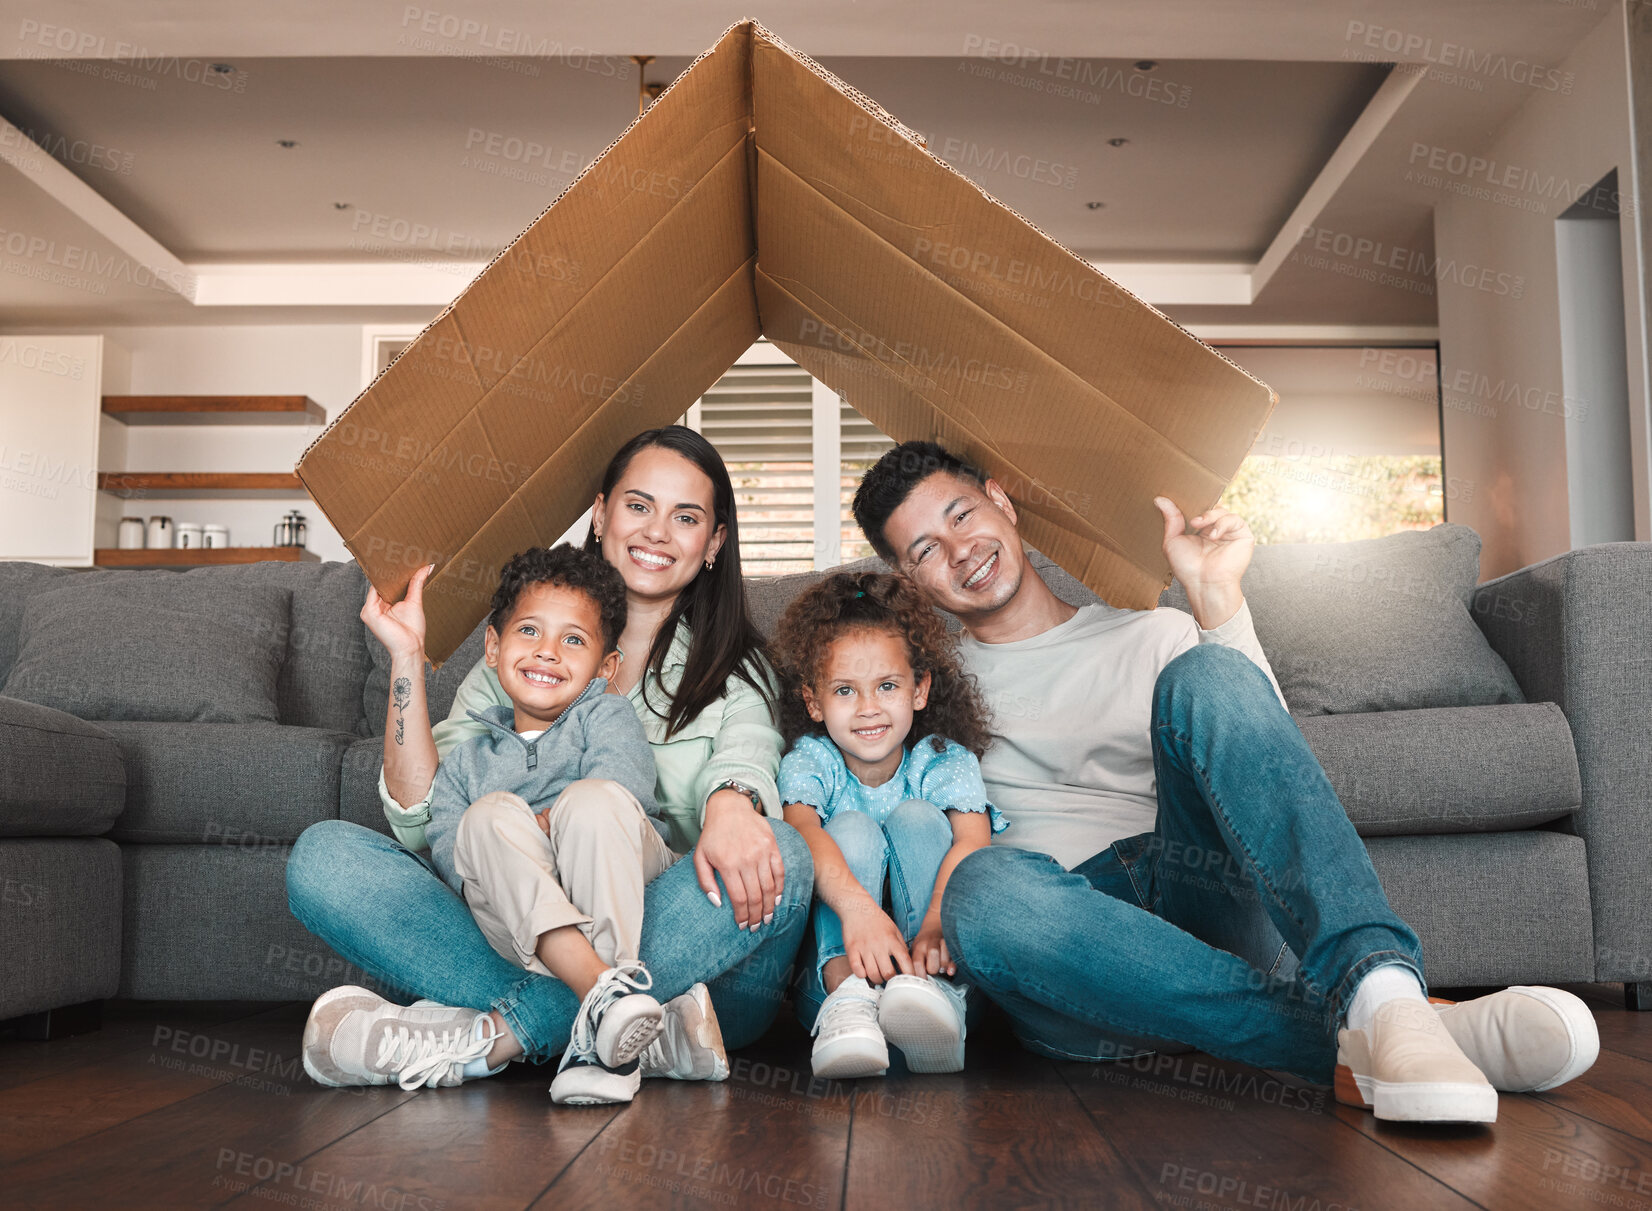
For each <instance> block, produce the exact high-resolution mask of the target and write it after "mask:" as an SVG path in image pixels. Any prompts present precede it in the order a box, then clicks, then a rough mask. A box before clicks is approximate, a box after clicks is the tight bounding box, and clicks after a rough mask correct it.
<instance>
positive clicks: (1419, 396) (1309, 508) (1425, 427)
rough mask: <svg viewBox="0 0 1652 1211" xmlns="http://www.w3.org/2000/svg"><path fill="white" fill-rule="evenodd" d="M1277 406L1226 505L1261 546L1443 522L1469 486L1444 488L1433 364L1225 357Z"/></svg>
mask: <svg viewBox="0 0 1652 1211" xmlns="http://www.w3.org/2000/svg"><path fill="white" fill-rule="evenodd" d="M1222 352H1223V353H1225V354H1226V355H1227V356H1228V357H1230V358H1232V359H1233V360H1234V361H1235V362H1237V363H1239V365H1241V366H1243V367H1244V368H1245V369H1246V370H1249V371H1250V372H1251V373H1252V374H1254V375H1256V377H1257V378H1259V379H1261V380H1262V381H1263V382H1265V383H1267V384H1268V385H1269V386H1271V387H1272V388H1273V389H1274V390H1275V391H1277V392H1278V393H1279V404H1278V406H1277V407H1276V408H1275V409H1274V412H1273V415H1272V416H1270V417H1269V418H1268V423H1267V424H1266V425H1265V426H1264V427H1263V429H1262V432H1261V433H1260V434H1259V435H1258V436H1257V439H1256V444H1255V445H1254V446H1252V448H1251V453H1250V455H1249V456H1248V457H1247V458H1246V459H1245V461H1244V462H1243V463H1241V464H1240V466H1239V471H1238V473H1237V474H1236V475H1234V477H1233V482H1232V483H1230V484H1229V485H1228V487H1227V491H1226V492H1224V493H1223V494H1222V504H1223V505H1224V506H1226V507H1227V508H1229V509H1232V510H1233V511H1234V512H1235V513H1238V514H1239V515H1240V516H1241V517H1243V518H1244V519H1245V520H1246V521H1248V522H1249V523H1250V526H1251V529H1252V530H1253V531H1254V532H1255V533H1256V538H1257V541H1258V542H1348V541H1351V540H1353V539H1359V538H1380V537H1382V536H1383V535H1385V534H1392V533H1394V532H1395V531H1397V530H1426V529H1428V528H1429V527H1431V526H1434V525H1437V524H1439V523H1440V522H1442V521H1444V520H1445V516H1446V506H1447V501H1448V499H1450V500H1464V499H1467V498H1468V497H1469V496H1471V495H1472V493H1473V484H1472V483H1464V482H1459V481H1457V480H1450V479H1444V478H1443V467H1442V459H1441V455H1440V391H1439V383H1438V377H1437V375H1436V373H1435V365H1436V361H1437V358H1436V353H1435V350H1434V348H1433V347H1424V348H1363V349H1361V348H1308V347H1282V346H1274V347H1268V346H1249V347H1244V348H1226V349H1223V350H1222Z"/></svg>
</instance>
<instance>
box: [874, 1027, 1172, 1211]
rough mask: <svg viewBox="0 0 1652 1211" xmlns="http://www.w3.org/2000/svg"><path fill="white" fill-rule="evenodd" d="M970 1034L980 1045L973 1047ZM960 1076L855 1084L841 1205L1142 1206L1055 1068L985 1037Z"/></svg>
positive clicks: (1115, 1152) (1118, 1159)
mask: <svg viewBox="0 0 1652 1211" xmlns="http://www.w3.org/2000/svg"><path fill="white" fill-rule="evenodd" d="M982 1043H988V1045H986V1046H983V1045H982ZM968 1059H969V1066H968V1068H967V1070H966V1071H965V1072H963V1073H956V1074H946V1075H937V1074H931V1075H918V1076H914V1075H911V1074H909V1073H906V1072H905V1070H904V1069H892V1070H891V1075H889V1076H887V1077H884V1078H882V1079H880V1080H867V1081H859V1082H856V1084H858V1085H859V1086H860V1087H861V1090H860V1093H859V1095H858V1097H857V1099H856V1102H855V1119H854V1135H853V1140H852V1142H851V1144H850V1149H849V1182H848V1188H847V1199H846V1205H847V1206H851V1207H876V1206H887V1207H923V1206H930V1205H934V1204H935V1202H936V1199H937V1197H938V1195H939V1192H942V1191H945V1192H946V1193H945V1195H944V1196H942V1197H944V1201H945V1203H946V1205H947V1206H965V1207H1009V1206H1022V1207H1029V1206H1039V1207H1093V1206H1107V1207H1120V1208H1131V1207H1143V1208H1145V1207H1152V1206H1153V1205H1154V1200H1153V1198H1152V1196H1151V1195H1150V1194H1149V1193H1148V1192H1147V1191H1146V1190H1145V1189H1144V1188H1143V1185H1142V1183H1141V1182H1140V1181H1139V1180H1138V1178H1137V1175H1136V1174H1135V1173H1134V1172H1133V1171H1132V1170H1131V1168H1130V1166H1129V1165H1128V1164H1127V1163H1126V1161H1125V1159H1124V1158H1123V1157H1122V1156H1120V1149H1119V1148H1117V1147H1116V1146H1115V1142H1113V1141H1110V1140H1108V1139H1106V1138H1104V1137H1103V1134H1102V1133H1100V1132H1098V1131H1097V1130H1096V1128H1095V1124H1094V1123H1093V1122H1092V1121H1091V1119H1090V1116H1089V1115H1088V1114H1087V1113H1086V1112H1085V1110H1084V1107H1083V1105H1082V1104H1081V1103H1080V1101H1079V1099H1078V1098H1077V1097H1075V1096H1074V1094H1073V1091H1072V1090H1071V1089H1069V1088H1068V1087H1067V1085H1066V1082H1064V1081H1063V1080H1062V1079H1061V1077H1060V1075H1059V1074H1058V1073H1057V1072H1056V1068H1055V1065H1054V1064H1053V1063H1052V1062H1051V1061H1050V1060H1048V1059H1045V1058H1044V1057H1042V1056H1038V1055H1034V1054H1032V1053H1031V1052H1027V1051H1023V1050H1021V1049H1020V1048H1018V1047H1016V1046H1015V1045H1014V1043H1013V1042H1011V1041H1009V1040H1007V1039H1002V1038H993V1039H991V1040H990V1042H989V1040H985V1039H983V1040H979V1041H978V1040H975V1039H972V1040H971V1041H970V1049H969V1056H968Z"/></svg>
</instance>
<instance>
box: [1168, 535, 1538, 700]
mask: <svg viewBox="0 0 1652 1211" xmlns="http://www.w3.org/2000/svg"><path fill="white" fill-rule="evenodd" d="M1479 569H1480V537H1479V535H1477V534H1476V533H1475V532H1474V531H1473V530H1471V529H1469V528H1468V527H1467V526H1453V525H1440V526H1435V527H1434V528H1433V529H1432V530H1408V531H1404V532H1402V533H1399V534H1390V535H1388V536H1387V537H1386V538H1371V539H1366V540H1364V541H1361V542H1344V543H1305V544H1287V545H1278V546H1260V547H1257V548H1256V556H1255V558H1254V559H1253V560H1252V561H1251V566H1250V569H1249V570H1248V571H1247V572H1246V573H1245V579H1244V589H1245V597H1246V599H1247V600H1248V601H1249V602H1250V608H1251V616H1252V618H1253V619H1254V620H1255V623H1256V635H1257V638H1258V639H1260V640H1261V641H1262V650H1263V651H1264V652H1266V653H1267V655H1268V662H1269V663H1270V664H1271V665H1272V666H1273V671H1274V676H1276V677H1277V678H1278V679H1279V688H1280V689H1281V690H1282V691H1283V692H1284V695H1285V701H1286V702H1287V703H1289V704H1290V709H1291V712H1292V713H1293V714H1296V715H1326V714H1331V715H1342V714H1353V713H1357V712H1360V711H1403V710H1417V709H1421V708H1424V707H1444V706H1487V705H1490V704H1493V703H1499V702H1521V701H1524V699H1523V698H1522V696H1521V693H1520V686H1519V684H1518V683H1517V682H1516V681H1515V679H1514V674H1513V673H1511V672H1510V671H1509V667H1508V665H1506V664H1504V663H1503V660H1502V658H1501V657H1500V656H1498V655H1497V653H1496V652H1494V651H1492V649H1491V645H1490V644H1489V643H1487V642H1486V637H1485V636H1484V635H1483V634H1481V633H1480V628H1479V627H1477V626H1475V625H1474V620H1473V618H1472V617H1471V616H1470V614H1469V602H1470V599H1471V598H1472V596H1473V593H1474V586H1475V583H1476V581H1477V580H1478V579H1479ZM1160 603H1161V604H1163V605H1169V606H1174V607H1175V608H1177V609H1181V610H1186V609H1187V608H1188V605H1187V598H1186V596H1185V595H1184V594H1183V593H1182V591H1181V586H1180V585H1175V584H1173V585H1171V587H1170V588H1169V589H1167V590H1166V591H1165V593H1164V595H1163V596H1162V597H1161V598H1160Z"/></svg>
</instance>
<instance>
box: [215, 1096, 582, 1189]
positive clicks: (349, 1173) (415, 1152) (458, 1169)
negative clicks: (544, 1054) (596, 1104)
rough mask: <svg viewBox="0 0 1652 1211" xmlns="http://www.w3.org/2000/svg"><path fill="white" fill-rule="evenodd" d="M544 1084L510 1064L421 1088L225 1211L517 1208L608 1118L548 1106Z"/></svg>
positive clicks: (258, 1185)
mask: <svg viewBox="0 0 1652 1211" xmlns="http://www.w3.org/2000/svg"><path fill="white" fill-rule="evenodd" d="M550 1077H551V1071H550V1069H547V1068H543V1067H538V1066H532V1067H530V1066H528V1065H521V1064H518V1065H512V1066H511V1068H510V1069H509V1070H507V1071H506V1072H504V1073H501V1074H500V1075H499V1076H496V1077H492V1078H490V1079H488V1080H482V1081H472V1082H470V1083H469V1084H465V1085H461V1086H459V1087H457V1088H452V1089H431V1090H426V1091H424V1092H421V1093H420V1095H419V1096H418V1097H415V1098H412V1099H411V1100H409V1101H407V1102H405V1103H403V1104H402V1105H399V1106H397V1107H396V1108H395V1109H394V1110H392V1111H391V1112H390V1113H388V1114H386V1115H383V1116H382V1117H380V1118H376V1119H374V1120H373V1121H372V1122H370V1123H368V1124H367V1125H366V1126H364V1127H362V1128H361V1129H360V1130H357V1131H354V1132H352V1133H351V1134H349V1135H347V1136H345V1137H344V1138H343V1139H340V1140H339V1141H338V1142H336V1143H334V1144H331V1145H329V1146H327V1147H325V1148H322V1149H321V1150H320V1151H319V1152H315V1153H312V1154H311V1155H309V1156H308V1157H306V1158H305V1160H304V1167H303V1172H302V1173H284V1174H272V1175H270V1177H268V1178H267V1179H266V1180H263V1181H254V1182H253V1183H252V1184H251V1185H249V1186H248V1187H247V1188H246V1189H245V1190H244V1191H242V1192H239V1193H236V1194H235V1197H233V1198H231V1199H230V1200H229V1202H228V1203H227V1204H226V1205H228V1206H233V1207H243V1208H253V1207H257V1208H267V1207H270V1206H282V1205H297V1204H300V1203H302V1202H303V1201H304V1200H305V1199H307V1198H315V1197H318V1195H319V1196H320V1197H322V1198H323V1199H324V1200H325V1201H323V1202H321V1203H319V1204H316V1205H318V1206H320V1207H323V1208H337V1209H338V1211H349V1209H351V1208H364V1207H373V1206H381V1207H394V1208H399V1209H402V1211H421V1209H422V1211H431V1209H433V1208H438V1207H446V1208H450V1209H451V1208H457V1207H463V1208H465V1211H471V1209H472V1208H475V1209H477V1211H521V1209H522V1208H523V1207H526V1206H527V1205H528V1204H529V1203H530V1202H532V1201H533V1199H534V1198H535V1197H536V1196H537V1195H538V1194H539V1192H540V1191H542V1190H543V1189H544V1188H545V1187H546V1186H547V1185H549V1184H550V1182H551V1181H552V1180H553V1179H554V1178H555V1177H556V1175H557V1174H558V1173H560V1172H561V1171H562V1170H563V1168H565V1167H566V1166H567V1164H568V1162H569V1161H570V1160H572V1159H573V1157H575V1156H577V1155H578V1154H579V1153H580V1151H581V1150H582V1149H583V1148H585V1147H586V1145H588V1144H589V1143H590V1142H591V1139H592V1137H594V1136H595V1135H596V1134H597V1132H599V1131H600V1130H601V1129H602V1127H603V1125H604V1124H605V1123H606V1122H607V1121H608V1120H609V1119H610V1118H612V1117H613V1114H614V1111H613V1110H612V1109H611V1108H607V1107H602V1108H592V1109H573V1108H564V1107H560V1106H554V1105H552V1104H551V1099H550V1095H549V1094H548V1093H547V1092H546V1089H547V1087H548V1086H549V1084H550ZM335 1092H336V1093H337V1094H338V1095H340V1096H341V1097H348V1096H349V1095H348V1094H347V1093H346V1092H345V1091H343V1090H338V1091H335ZM255 1176H256V1175H255ZM306 1183H307V1184H306ZM232 1193H233V1191H232ZM289 1196H290V1199H291V1201H289Z"/></svg>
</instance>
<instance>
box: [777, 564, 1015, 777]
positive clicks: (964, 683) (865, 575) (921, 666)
mask: <svg viewBox="0 0 1652 1211" xmlns="http://www.w3.org/2000/svg"><path fill="white" fill-rule="evenodd" d="M857 630H869V631H883V632H886V633H888V634H891V635H898V636H900V637H901V638H902V639H904V640H905V641H906V654H907V658H908V659H909V660H911V662H912V671H913V673H914V674H916V675H917V676H919V677H922V676H923V674H925V673H928V674H929V675H930V682H929V700H928V705H927V706H925V707H924V709H923V710H921V711H918V712H917V713H916V714H914V715H913V717H912V732H911V734H910V735H909V736H908V737H907V741H908V743H909V744H911V743H916V740H915V738H921V737H923V736H925V735H932V736H934V737H936V740H937V742H936V745H935V747H936V751H937V752H939V751H941V750H942V749H944V747H945V744H944V741H946V740H953V741H956V742H957V743H959V744H961V745H963V746H964V747H965V748H967V749H968V750H969V751H970V752H972V753H974V754H975V755H976V756H977V757H980V756H981V755H982V754H983V753H985V752H986V750H987V745H988V744H989V743H990V742H991V733H990V731H989V730H988V716H987V709H986V704H985V703H984V702H983V701H982V698H981V692H980V689H979V687H978V686H977V685H976V684H975V678H974V677H972V676H971V675H970V674H968V673H966V672H965V671H964V669H963V666H962V665H961V664H960V663H959V661H958V643H957V640H956V639H955V638H954V637H953V636H952V635H949V634H948V633H947V629H946V624H945V623H944V622H943V621H942V620H941V616H940V615H939V614H937V613H936V612H935V611H934V610H933V609H932V608H931V607H930V606H929V604H928V603H927V602H925V601H924V600H923V599H922V598H921V597H919V596H918V593H917V590H915V589H914V588H913V587H912V586H911V585H910V584H909V583H907V582H906V581H904V580H902V579H900V578H899V577H896V576H891V575H889V574H887V573H885V572H836V573H834V574H832V575H831V576H828V577H827V578H826V579H825V580H823V581H821V582H820V583H819V584H816V585H814V586H812V587H811V588H808V589H805V590H804V591H803V592H802V593H799V594H798V595H797V597H796V598H795V599H794V600H793V601H792V603H791V604H790V605H789V606H787V607H786V612H785V613H784V614H783V615H781V618H780V622H779V623H778V624H777V625H776V626H775V629H774V637H773V639H772V640H771V641H770V645H769V647H770V651H771V652H772V654H773V656H774V661H775V668H776V671H777V672H778V673H779V674H780V678H781V686H782V689H781V695H780V731H781V733H782V734H783V735H784V736H785V738H786V746H787V747H788V748H790V747H791V746H792V745H793V744H796V743H797V740H798V738H799V737H800V736H807V735H825V734H826V726H825V725H824V724H821V723H816V722H815V721H814V720H813V719H811V718H810V717H809V711H808V708H807V707H806V706H805V705H804V703H803V687H804V686H805V685H807V686H809V687H810V688H811V689H813V688H814V686H815V685H816V684H817V682H818V681H819V678H820V674H821V671H822V665H823V663H824V661H825V658H826V651H827V649H828V648H829V647H830V646H831V644H832V643H833V641H835V640H836V639H837V638H838V637H839V636H840V635H844V634H847V633H849V632H851V631H857Z"/></svg>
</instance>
